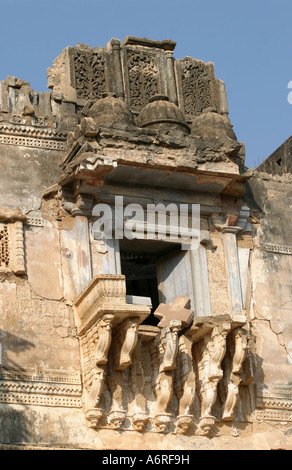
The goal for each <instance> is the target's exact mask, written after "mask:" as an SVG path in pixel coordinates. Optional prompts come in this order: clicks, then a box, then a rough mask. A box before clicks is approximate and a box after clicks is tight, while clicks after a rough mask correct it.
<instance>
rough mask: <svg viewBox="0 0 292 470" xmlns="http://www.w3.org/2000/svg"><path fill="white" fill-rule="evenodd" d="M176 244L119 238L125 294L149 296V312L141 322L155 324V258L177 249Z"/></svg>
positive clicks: (156, 320)
mask: <svg viewBox="0 0 292 470" xmlns="http://www.w3.org/2000/svg"><path fill="white" fill-rule="evenodd" d="M178 246H179V245H177V244H174V243H168V242H161V241H156V240H155V241H152V240H120V254H121V271H122V274H124V275H125V276H126V289H127V295H135V296H141V297H150V298H151V301H152V309H151V314H150V315H149V317H148V318H146V320H145V321H144V322H143V323H144V324H146V325H154V326H156V325H157V324H158V323H159V320H158V319H157V318H156V317H155V316H154V315H153V312H154V311H155V310H156V309H157V307H158V305H159V303H160V302H159V296H158V280H157V272H156V264H157V260H158V259H159V258H160V257H161V256H164V255H166V254H168V253H170V252H172V251H176V250H177V249H178Z"/></svg>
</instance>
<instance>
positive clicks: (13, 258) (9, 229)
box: [0, 208, 26, 275]
mask: <svg viewBox="0 0 292 470" xmlns="http://www.w3.org/2000/svg"><path fill="white" fill-rule="evenodd" d="M24 221H25V216H23V215H22V214H21V212H20V211H17V212H15V211H10V210H7V211H6V210H3V209H1V208H0V273H4V274H7V273H14V274H16V275H22V274H25V272H26V270H25V255H24V226H23V224H24Z"/></svg>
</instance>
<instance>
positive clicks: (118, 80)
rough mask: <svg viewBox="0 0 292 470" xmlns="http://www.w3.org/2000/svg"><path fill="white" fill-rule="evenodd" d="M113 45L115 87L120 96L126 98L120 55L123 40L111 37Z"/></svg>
mask: <svg viewBox="0 0 292 470" xmlns="http://www.w3.org/2000/svg"><path fill="white" fill-rule="evenodd" d="M110 43H111V47H112V51H113V52H112V54H113V65H114V72H115V73H114V78H115V80H114V87H115V92H116V95H117V97H118V98H124V83H123V76H122V66H121V56H120V49H121V42H120V40H119V39H116V38H113V39H111V42H110Z"/></svg>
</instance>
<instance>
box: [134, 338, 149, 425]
mask: <svg viewBox="0 0 292 470" xmlns="http://www.w3.org/2000/svg"><path fill="white" fill-rule="evenodd" d="M141 354H142V341H141V339H138V341H137V344H136V347H135V349H134V352H133V356H132V357H133V363H132V366H131V376H130V377H131V388H132V391H133V393H134V396H135V411H134V414H133V416H132V425H133V429H135V431H139V432H141V431H143V430H144V428H145V426H146V424H147V421H148V416H147V413H146V397H145V379H144V370H143V367H142V361H141Z"/></svg>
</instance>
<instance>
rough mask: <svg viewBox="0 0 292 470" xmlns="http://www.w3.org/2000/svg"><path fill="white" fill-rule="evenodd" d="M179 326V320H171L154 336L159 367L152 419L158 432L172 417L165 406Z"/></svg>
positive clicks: (168, 395)
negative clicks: (154, 410) (154, 409)
mask: <svg viewBox="0 0 292 470" xmlns="http://www.w3.org/2000/svg"><path fill="white" fill-rule="evenodd" d="M181 328H182V322H181V321H179V320H171V321H170V323H169V325H168V326H166V327H164V328H163V329H162V330H161V333H160V334H159V335H158V337H157V338H155V344H156V347H157V349H158V364H159V368H158V376H157V380H156V385H155V395H156V414H155V417H154V419H155V424H156V429H157V431H158V432H165V431H166V429H167V426H168V424H169V423H170V420H171V417H172V414H171V413H167V408H168V404H169V402H170V400H171V397H172V394H173V370H174V369H175V367H176V356H177V352H178V332H179V331H180V329H181Z"/></svg>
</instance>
